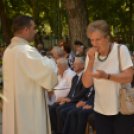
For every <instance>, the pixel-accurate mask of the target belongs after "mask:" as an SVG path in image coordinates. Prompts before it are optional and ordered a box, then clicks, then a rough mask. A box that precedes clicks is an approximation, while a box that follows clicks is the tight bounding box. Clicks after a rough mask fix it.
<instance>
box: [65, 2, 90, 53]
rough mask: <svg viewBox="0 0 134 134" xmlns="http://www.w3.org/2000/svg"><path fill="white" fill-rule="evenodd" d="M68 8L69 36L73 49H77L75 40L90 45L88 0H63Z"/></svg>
mask: <svg viewBox="0 0 134 134" xmlns="http://www.w3.org/2000/svg"><path fill="white" fill-rule="evenodd" d="M63 2H64V6H65V9H66V13H67V17H68V24H69V36H70V42H71V46H72V49H73V50H74V51H76V50H75V49H76V48H75V45H74V42H75V41H76V40H78V41H81V42H82V43H83V45H84V46H89V40H88V38H87V35H86V31H87V26H88V24H89V20H88V11H87V7H86V0H63Z"/></svg>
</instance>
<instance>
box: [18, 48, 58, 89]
mask: <svg viewBox="0 0 134 134" xmlns="http://www.w3.org/2000/svg"><path fill="white" fill-rule="evenodd" d="M19 64H20V67H21V69H22V70H23V71H24V73H25V74H26V75H27V76H28V77H29V78H31V79H32V80H33V81H35V82H37V83H38V84H39V85H40V86H42V87H44V88H46V89H50V90H51V89H53V87H54V86H55V85H56V84H57V65H56V63H55V61H54V60H53V59H49V58H47V57H46V56H45V57H42V56H41V55H40V54H39V53H38V52H37V50H36V49H34V48H28V50H25V51H23V52H20V53H19Z"/></svg>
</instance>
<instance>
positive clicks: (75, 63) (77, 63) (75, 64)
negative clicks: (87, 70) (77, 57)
mask: <svg viewBox="0 0 134 134" xmlns="http://www.w3.org/2000/svg"><path fill="white" fill-rule="evenodd" d="M80 64H82V63H75V64H73V66H75V65H80Z"/></svg>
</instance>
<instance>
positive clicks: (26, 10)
mask: <svg viewBox="0 0 134 134" xmlns="http://www.w3.org/2000/svg"><path fill="white" fill-rule="evenodd" d="M86 2H87V9H88V19H89V22H92V21H94V20H98V19H104V20H106V21H107V22H108V24H109V25H110V26H111V29H112V35H113V37H119V38H123V40H124V41H125V42H128V43H132V42H134V8H133V7H134V1H133V0H107V1H106V0H95V1H94V0H86ZM0 3H2V4H3V8H0V17H1V23H2V30H1V35H2V36H0V37H2V40H4V38H5V41H6V38H7V35H6V33H7V34H10V35H9V38H10V37H11V36H13V34H12V29H11V24H12V20H13V18H15V17H16V16H17V15H19V14H26V15H30V16H32V17H33V18H34V19H35V22H36V24H37V30H38V33H39V36H41V34H40V33H42V34H45V36H46V37H49V36H50V35H52V36H53V37H54V38H57V39H58V40H59V39H61V38H63V36H64V37H67V36H68V33H69V27H68V17H67V13H66V11H65V9H66V6H65V5H64V3H63V1H62V0H0ZM77 8H79V7H77ZM76 10H77V9H76ZM3 11H4V14H5V15H4V17H3V16H2V14H3ZM76 12H77V11H76ZM3 19H4V21H3ZM4 22H6V23H4ZM69 25H70V24H69ZM4 27H5V28H4ZM6 27H7V28H8V29H9V30H7V29H6ZM39 36H38V38H39V39H38V41H39V42H41V37H39ZM6 43H9V41H6Z"/></svg>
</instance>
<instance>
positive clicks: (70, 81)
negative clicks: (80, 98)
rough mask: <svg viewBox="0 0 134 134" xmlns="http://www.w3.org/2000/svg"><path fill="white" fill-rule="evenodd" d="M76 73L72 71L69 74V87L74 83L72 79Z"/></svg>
mask: <svg viewBox="0 0 134 134" xmlns="http://www.w3.org/2000/svg"><path fill="white" fill-rule="evenodd" d="M75 75H76V73H75V72H74V71H72V72H70V74H69V76H68V85H69V89H71V85H72V79H73V77H74V76H75Z"/></svg>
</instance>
